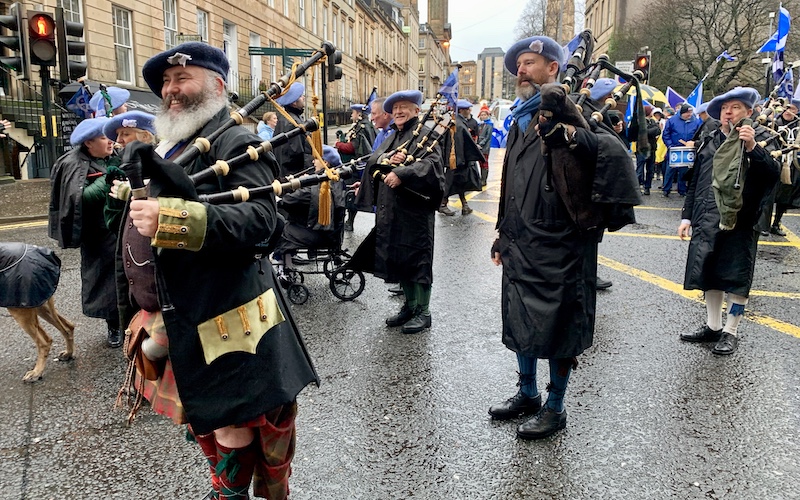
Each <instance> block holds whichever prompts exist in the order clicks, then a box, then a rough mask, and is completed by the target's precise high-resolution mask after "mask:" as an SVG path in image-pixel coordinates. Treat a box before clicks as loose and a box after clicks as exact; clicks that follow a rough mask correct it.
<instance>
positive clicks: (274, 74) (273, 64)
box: [269, 40, 278, 83]
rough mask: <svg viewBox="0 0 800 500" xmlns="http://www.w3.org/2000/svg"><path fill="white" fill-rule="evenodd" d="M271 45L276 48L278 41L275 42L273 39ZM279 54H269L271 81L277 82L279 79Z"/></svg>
mask: <svg viewBox="0 0 800 500" xmlns="http://www.w3.org/2000/svg"><path fill="white" fill-rule="evenodd" d="M269 46H270V48H271V49H274V48H276V47H277V46H278V44H277V42H273V41H272V40H270V41H269ZM277 59H278V56H269V78H270V80H269V82H270V83H272V82H277V81H278V66H277V65H276V64H277Z"/></svg>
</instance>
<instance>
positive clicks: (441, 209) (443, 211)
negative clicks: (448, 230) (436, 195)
mask: <svg viewBox="0 0 800 500" xmlns="http://www.w3.org/2000/svg"><path fill="white" fill-rule="evenodd" d="M438 212H439V213H440V214H444V215H449V216H453V215H455V214H456V213H455V212H453V211H452V210H450V207H448V206H447V205H442V206H440V207H439V210H438Z"/></svg>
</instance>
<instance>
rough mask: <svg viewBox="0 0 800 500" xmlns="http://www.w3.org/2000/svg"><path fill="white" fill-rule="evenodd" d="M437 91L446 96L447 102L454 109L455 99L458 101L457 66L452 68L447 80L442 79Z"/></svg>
mask: <svg viewBox="0 0 800 500" xmlns="http://www.w3.org/2000/svg"><path fill="white" fill-rule="evenodd" d="M439 93H440V94H442V95H443V96H445V97H446V98H447V102H449V103H450V105H451V106H453V109H456V101H458V68H456V69H454V70H453V72H452V73H450V76H448V77H447V80H445V81H444V83H443V84H442V86H441V88H439Z"/></svg>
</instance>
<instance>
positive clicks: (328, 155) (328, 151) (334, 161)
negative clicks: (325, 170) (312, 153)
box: [322, 144, 342, 168]
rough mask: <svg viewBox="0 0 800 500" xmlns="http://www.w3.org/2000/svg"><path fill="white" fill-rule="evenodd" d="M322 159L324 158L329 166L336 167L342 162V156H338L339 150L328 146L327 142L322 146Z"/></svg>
mask: <svg viewBox="0 0 800 500" xmlns="http://www.w3.org/2000/svg"><path fill="white" fill-rule="evenodd" d="M322 159H323V160H325V163H327V164H328V166H329V167H331V168H336V167H338V166H339V165H341V164H342V157H341V156H339V151H337V150H336V148H335V147H333V146H328V145H327V144H324V145H323V146H322Z"/></svg>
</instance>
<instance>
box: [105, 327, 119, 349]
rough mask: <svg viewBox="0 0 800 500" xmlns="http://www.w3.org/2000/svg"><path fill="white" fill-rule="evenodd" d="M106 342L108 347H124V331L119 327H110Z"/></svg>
mask: <svg viewBox="0 0 800 500" xmlns="http://www.w3.org/2000/svg"><path fill="white" fill-rule="evenodd" d="M106 342H107V343H108V347H112V348H117V347H122V332H120V331H119V328H112V327H108V336H107V338H106Z"/></svg>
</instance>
